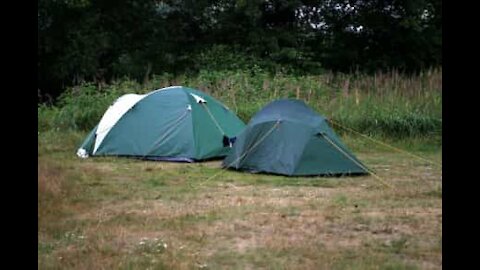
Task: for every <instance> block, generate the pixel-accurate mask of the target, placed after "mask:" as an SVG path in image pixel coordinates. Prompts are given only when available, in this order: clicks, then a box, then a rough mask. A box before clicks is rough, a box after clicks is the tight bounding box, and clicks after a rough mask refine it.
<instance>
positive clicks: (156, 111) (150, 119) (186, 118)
mask: <svg viewBox="0 0 480 270" xmlns="http://www.w3.org/2000/svg"><path fill="white" fill-rule="evenodd" d="M244 127H245V124H244V123H243V122H242V121H241V120H240V119H239V118H238V117H237V116H236V115H235V114H234V113H233V112H232V111H230V110H229V109H228V108H227V107H226V106H225V105H223V104H222V103H220V102H219V101H218V100H216V99H214V98H213V97H211V96H209V95H207V94H205V93H203V92H201V91H199V90H195V89H192V88H188V87H183V86H172V87H167V88H162V89H159V90H155V91H152V92H150V93H147V94H145V95H137V94H126V95H123V96H121V97H119V98H118V99H117V100H116V101H115V102H114V103H113V104H112V105H111V106H110V107H109V108H108V110H107V111H106V112H105V114H104V115H103V117H102V119H101V120H100V122H99V123H98V125H97V126H96V127H95V128H94V129H93V130H92V131H91V132H90V134H89V135H88V136H87V138H86V139H85V141H84V142H83V144H82V145H81V146H80V148H79V149H78V151H77V155H78V156H80V157H82V158H87V157H89V156H130V157H137V158H143V159H152V160H170V161H186V162H194V161H200V160H205V159H211V158H218V157H224V156H226V155H227V154H228V152H229V151H230V149H231V148H230V147H231V146H232V143H231V142H232V141H233V138H235V136H236V135H237V134H239V133H240V132H241V130H242V129H243V128H244Z"/></svg>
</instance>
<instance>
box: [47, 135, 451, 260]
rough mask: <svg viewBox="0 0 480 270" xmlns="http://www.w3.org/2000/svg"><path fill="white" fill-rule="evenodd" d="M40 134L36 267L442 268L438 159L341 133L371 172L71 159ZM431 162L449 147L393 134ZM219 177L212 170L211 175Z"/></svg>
mask: <svg viewBox="0 0 480 270" xmlns="http://www.w3.org/2000/svg"><path fill="white" fill-rule="evenodd" d="M84 135H85V133H84V132H83V133H82V132H54V131H47V132H40V133H39V135H38V141H39V143H38V221H39V228H38V239H39V240H38V268H39V269H441V268H442V185H441V179H442V174H441V168H439V167H437V166H433V165H430V164H429V163H426V162H422V161H418V160H415V159H412V158H411V157H409V156H407V155H404V154H400V153H397V152H392V151H391V150H387V149H385V148H382V147H379V146H375V145H372V144H370V143H367V142H365V141H361V140H359V139H358V138H354V137H346V138H344V140H345V142H346V144H347V145H348V146H349V147H351V149H352V150H353V152H354V153H355V154H356V155H357V156H358V157H359V158H360V159H361V160H362V161H364V162H365V164H367V165H368V166H369V167H370V168H371V169H373V170H374V171H376V172H377V174H378V175H379V176H380V177H381V178H382V179H383V180H384V181H386V182H388V183H390V184H392V185H394V188H393V189H392V188H388V187H386V186H384V185H382V183H381V182H380V181H379V180H377V179H376V178H374V177H372V176H362V177H346V178H325V177H308V178H287V177H281V176H272V175H256V174H247V173H239V172H235V171H222V170H221V169H220V162H219V161H212V162H206V163H196V164H185V163H183V164H181V163H167V162H146V161H139V160H133V159H126V158H90V159H86V160H82V159H79V158H77V157H76V156H75V151H76V147H77V146H78V145H79V143H80V142H81V141H82V140H83V138H84ZM396 145H397V146H401V147H402V148H404V149H408V150H409V151H413V152H414V153H415V154H418V155H421V156H423V157H426V158H428V159H430V160H433V161H435V162H441V155H442V152H441V146H439V145H431V144H426V143H424V142H422V141H415V140H411V141H404V142H397V144H396ZM212 176H215V177H212Z"/></svg>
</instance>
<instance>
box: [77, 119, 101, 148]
mask: <svg viewBox="0 0 480 270" xmlns="http://www.w3.org/2000/svg"><path fill="white" fill-rule="evenodd" d="M97 128H98V125H96V126H95V127H94V128H93V129H92V131H90V133H88V135H87V137H86V138H85V140H84V141H83V143H82V145H80V148H82V149H84V150H85V151H86V152H87V154H89V155H91V154H92V152H93V147H94V146H95V133H96V132H97Z"/></svg>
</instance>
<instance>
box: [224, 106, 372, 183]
mask: <svg viewBox="0 0 480 270" xmlns="http://www.w3.org/2000/svg"><path fill="white" fill-rule="evenodd" d="M325 137H327V138H328V139H330V141H331V142H329V141H328V140H327V139H325ZM332 143H333V144H334V145H335V146H336V147H335V146H334V145H332ZM337 147H338V148H340V149H341V150H342V151H340V150H339V149H337ZM342 152H343V153H342ZM357 163H358V164H357ZM359 164H360V165H359ZM223 166H224V167H230V168H234V169H238V170H246V171H250V172H266V173H274V174H283V175H326V174H354V173H360V174H361V173H366V171H365V170H364V169H363V168H362V166H364V165H363V164H362V163H361V162H360V161H359V160H358V159H357V158H356V157H355V156H354V155H353V154H352V153H351V152H350V151H349V150H348V149H347V147H346V146H345V145H344V144H343V143H342V142H341V140H340V139H339V138H338V137H337V136H336V134H335V132H334V131H333V130H332V129H331V128H330V127H329V125H328V123H327V122H326V119H325V118H324V117H322V116H320V115H318V114H317V113H315V112H314V111H313V110H311V109H310V108H308V106H307V105H306V104H305V103H303V102H302V101H299V100H290V99H287V100H278V101H274V102H272V103H270V104H268V105H267V106H265V107H264V108H263V109H262V110H261V111H259V112H258V113H257V114H256V115H255V116H254V117H253V118H252V119H251V120H250V122H249V123H248V125H247V127H246V128H245V129H244V131H243V132H242V133H241V134H240V135H239V136H238V138H237V141H236V142H235V144H234V146H233V149H232V151H231V152H230V154H229V155H228V156H227V157H226V158H225V160H224V161H223Z"/></svg>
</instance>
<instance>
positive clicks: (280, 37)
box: [38, 0, 442, 95]
mask: <svg viewBox="0 0 480 270" xmlns="http://www.w3.org/2000/svg"><path fill="white" fill-rule="evenodd" d="M441 19H442V2H441V1H439V0H384V1H381V0H369V1H365V0H323V1H315V0H303V1H302V0H277V1H273V0H213V1H206V0H198V1H194V0H165V1H160V0H141V1H140V0H95V1H94V0H39V2H38V37H39V39H38V81H39V82H38V83H39V88H40V89H42V91H44V92H49V93H51V94H53V95H56V94H58V93H59V92H60V91H61V89H63V88H64V87H65V86H69V85H75V84H78V83H79V82H82V81H95V82H101V81H104V80H107V81H108V80H111V79H114V78H118V77H122V76H129V77H132V78H135V79H137V80H144V79H146V78H148V77H149V76H151V75H153V74H161V73H164V72H168V73H172V74H180V73H185V72H198V71H200V70H203V69H231V68H233V67H238V68H248V67H252V66H262V67H263V68H264V69H266V70H270V71H272V72H276V71H279V70H282V71H285V70H286V71H289V72H299V73H318V72H321V71H322V70H323V69H330V70H334V71H351V70H353V69H355V70H362V71H370V72H372V71H377V70H382V69H383V70H385V69H398V70H401V71H406V72H414V71H418V70H421V69H423V68H428V67H431V66H436V65H440V64H441V62H442V58H441V46H442V23H441ZM55 91H57V92H55Z"/></svg>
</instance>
